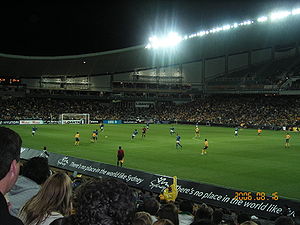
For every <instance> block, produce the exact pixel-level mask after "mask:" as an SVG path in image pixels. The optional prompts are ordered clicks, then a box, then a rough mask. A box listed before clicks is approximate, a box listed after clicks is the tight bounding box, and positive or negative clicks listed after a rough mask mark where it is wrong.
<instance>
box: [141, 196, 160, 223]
mask: <svg viewBox="0 0 300 225" xmlns="http://www.w3.org/2000/svg"><path fill="white" fill-rule="evenodd" d="M159 207H160V205H159V202H158V201H157V200H156V199H155V198H146V199H144V211H145V212H148V213H150V215H151V218H152V221H153V223H154V222H155V221H156V220H157V217H156V214H157V212H158V210H159Z"/></svg>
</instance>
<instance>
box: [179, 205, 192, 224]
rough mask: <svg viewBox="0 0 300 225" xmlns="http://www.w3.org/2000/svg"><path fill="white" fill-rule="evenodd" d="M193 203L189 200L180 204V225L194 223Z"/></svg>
mask: <svg viewBox="0 0 300 225" xmlns="http://www.w3.org/2000/svg"><path fill="white" fill-rule="evenodd" d="M193 208H194V206H193V203H192V202H191V201H188V200H183V201H182V202H180V203H179V214H178V218H179V224H180V225H190V224H191V223H192V222H193V221H194V216H193Z"/></svg>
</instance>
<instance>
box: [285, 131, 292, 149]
mask: <svg viewBox="0 0 300 225" xmlns="http://www.w3.org/2000/svg"><path fill="white" fill-rule="evenodd" d="M290 139H291V135H290V134H289V133H287V134H286V135H285V148H289V147H290Z"/></svg>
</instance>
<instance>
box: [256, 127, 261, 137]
mask: <svg viewBox="0 0 300 225" xmlns="http://www.w3.org/2000/svg"><path fill="white" fill-rule="evenodd" d="M261 132H262V129H261V128H258V130H257V135H258V136H261Z"/></svg>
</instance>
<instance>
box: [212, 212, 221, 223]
mask: <svg viewBox="0 0 300 225" xmlns="http://www.w3.org/2000/svg"><path fill="white" fill-rule="evenodd" d="M222 219H223V212H222V210H220V209H216V210H214V212H213V214H212V222H213V224H214V225H219V224H221V222H222Z"/></svg>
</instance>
